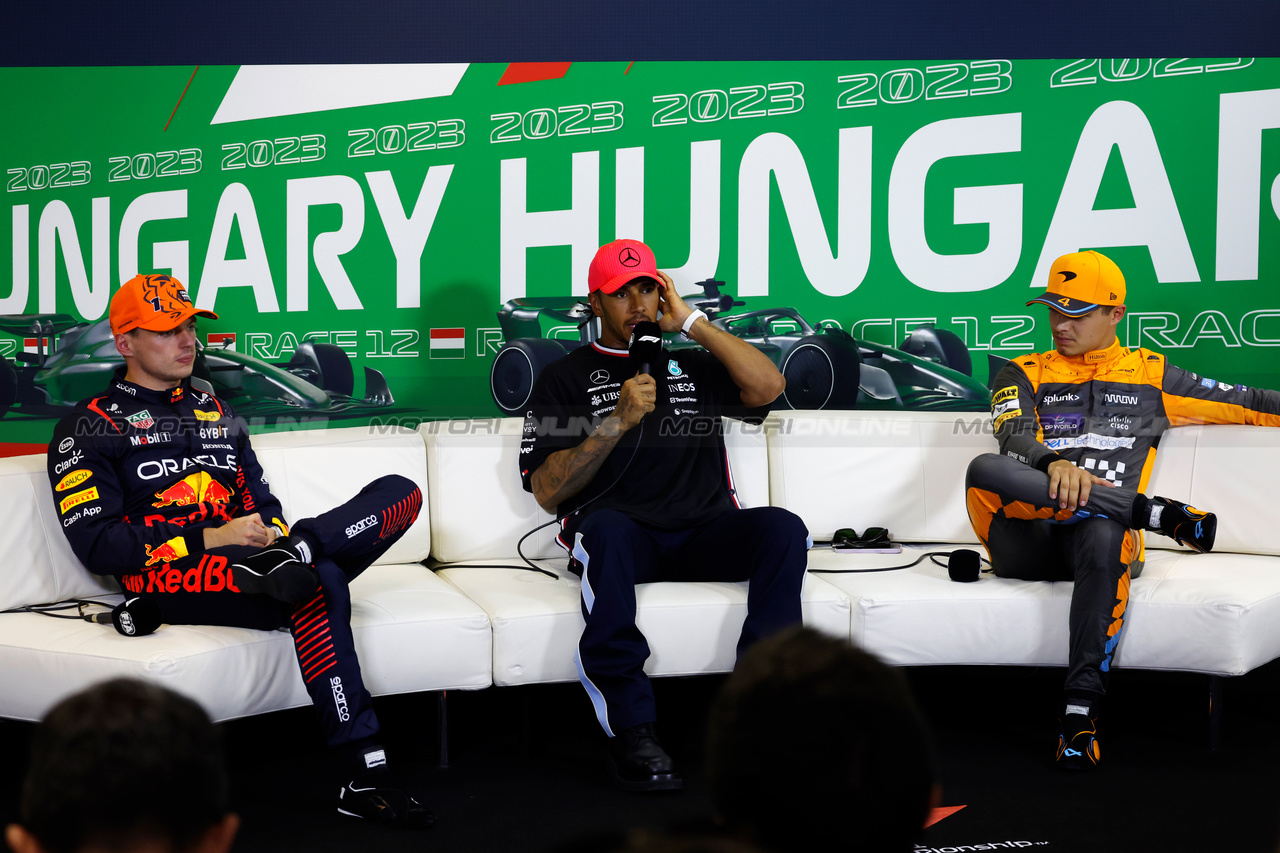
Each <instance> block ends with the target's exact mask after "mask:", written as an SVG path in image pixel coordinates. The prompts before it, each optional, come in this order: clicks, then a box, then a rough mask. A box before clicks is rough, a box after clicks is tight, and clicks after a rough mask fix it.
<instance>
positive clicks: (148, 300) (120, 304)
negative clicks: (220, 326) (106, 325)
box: [111, 275, 218, 335]
mask: <svg viewBox="0 0 1280 853" xmlns="http://www.w3.org/2000/svg"><path fill="white" fill-rule="evenodd" d="M196 315H199V316H201V317H208V318H209V319H210V320H216V319H218V315H217V314H215V313H213V312H212V311H206V310H205V309H203V308H197V307H196V306H195V305H192V304H191V296H190V295H189V294H188V293H187V289H186V287H184V286H183V284H182V282H180V281H178V280H177V279H176V278H174V277H173V276H168V275H135V276H134V277H133V278H131V279H129V280H128V281H126V282H125V283H124V285H123V286H122V287H121V288H120V289H119V290H117V291H116V295H115V296H113V297H111V332H112V334H116V335H119V334H123V333H124V332H130V331H133V330H134V329H146V330H148V331H151V332H167V331H169V330H170V329H176V328H178V327H179V326H181V325H182V324H183V323H185V322H187V319H188V318H190V317H194V316H196Z"/></svg>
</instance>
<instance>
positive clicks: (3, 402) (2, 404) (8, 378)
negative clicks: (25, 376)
mask: <svg viewBox="0 0 1280 853" xmlns="http://www.w3.org/2000/svg"><path fill="white" fill-rule="evenodd" d="M17 400H18V372H17V371H16V370H14V369H13V365H12V364H10V363H9V359H7V358H5V357H4V356H0V418H3V417H4V416H5V413H6V412H8V411H9V407H10V406H12V405H13V404H14V403H16V402H17Z"/></svg>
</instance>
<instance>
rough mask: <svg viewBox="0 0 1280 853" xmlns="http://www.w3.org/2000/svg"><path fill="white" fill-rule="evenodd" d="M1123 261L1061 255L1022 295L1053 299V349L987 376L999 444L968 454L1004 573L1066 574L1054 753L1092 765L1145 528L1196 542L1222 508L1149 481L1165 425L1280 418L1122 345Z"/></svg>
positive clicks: (976, 504)
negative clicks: (1210, 508)
mask: <svg viewBox="0 0 1280 853" xmlns="http://www.w3.org/2000/svg"><path fill="white" fill-rule="evenodd" d="M1124 299H1125V282H1124V276H1123V275H1122V274H1121V272H1120V269H1119V268H1118V267H1117V266H1116V265H1115V263H1113V262H1112V261H1111V259H1110V258H1107V257H1106V256H1105V255H1101V254H1099V253H1098V252H1093V251H1088V252H1075V253H1072V254H1069V255H1064V256H1063V257H1061V258H1058V259H1057V261H1055V262H1054V264H1053V267H1052V269H1051V271H1050V274H1049V287H1048V289H1047V290H1046V292H1045V293H1044V295H1043V296H1040V297H1038V298H1036V299H1033V300H1031V301H1030V302H1028V303H1027V304H1028V305H1031V304H1034V303H1043V304H1045V305H1048V306H1049V309H1050V326H1051V328H1052V330H1053V340H1054V345H1055V347H1056V349H1055V350H1053V351H1050V352H1046V353H1039V354H1036V353H1032V354H1030V355H1025V356H1021V357H1019V358H1015V359H1013V360H1012V361H1010V362H1009V363H1008V364H1006V365H1005V366H1004V368H1003V369H1002V370H1001V371H1000V373H999V374H998V375H997V378H996V381H995V383H994V385H993V387H994V388H995V391H994V393H993V395H992V399H991V403H992V417H993V419H994V421H993V426H994V427H995V433H996V439H997V440H998V441H999V443H1000V453H999V454H994V453H992V454H985V455H983V456H979V457H978V458H976V459H974V460H973V462H972V463H971V464H970V466H969V470H968V475H967V478H966V490H967V491H966V498H967V503H968V510H969V519H970V522H971V523H972V524H973V529H974V531H975V532H976V533H977V534H978V538H979V539H980V540H981V541H982V544H983V545H984V546H986V548H987V552H988V554H989V555H990V557H991V567H992V570H993V571H994V572H995V573H996V574H997V575H999V576H1000V577H1012V578H1022V579H1026V580H1072V581H1074V582H1075V584H1074V587H1073V591H1072V594H1071V611H1070V624H1069V632H1070V639H1069V659H1068V668H1067V678H1066V685H1065V702H1064V706H1063V711H1062V717H1061V723H1062V728H1061V733H1060V734H1059V737H1058V748H1057V762H1058V764H1059V766H1061V767H1064V768H1067V769H1087V768H1091V767H1094V766H1096V765H1097V763H1098V761H1099V760H1100V758H1101V748H1100V746H1099V744H1098V737H1097V725H1096V723H1097V716H1098V708H1099V705H1100V702H1101V700H1102V697H1103V695H1104V694H1105V692H1106V683H1107V676H1108V673H1109V672H1110V670H1111V665H1112V657H1113V654H1114V652H1115V649H1116V646H1117V644H1118V643H1119V641H1120V634H1121V630H1122V628H1123V626H1124V619H1125V609H1126V607H1127V606H1128V601H1129V581H1130V579H1131V578H1133V577H1137V576H1138V574H1139V573H1140V572H1141V571H1142V566H1143V560H1144V548H1143V541H1142V535H1141V533H1140V532H1138V531H1141V530H1150V531H1153V532H1157V533H1162V534H1164V535H1166V536H1170V537H1172V538H1173V539H1175V540H1177V541H1178V542H1179V543H1181V544H1184V545H1187V546H1189V547H1191V548H1193V549H1195V550H1197V551H1201V552H1205V551H1209V550H1210V549H1211V548H1212V547H1213V540H1214V534H1215V532H1216V529H1217V518H1216V517H1215V516H1214V515H1213V514H1212V513H1208V512H1204V511H1201V510H1198V509H1195V508H1194V507H1189V506H1187V505H1186V504H1184V503H1181V502H1179V501H1176V500H1172V499H1169V498H1162V497H1153V498H1148V497H1147V496H1146V495H1145V494H1144V492H1145V490H1146V488H1147V481H1148V480H1149V478H1150V476H1151V468H1152V465H1153V463H1154V462H1155V454H1156V447H1157V445H1158V444H1159V441H1160V436H1161V434H1162V433H1163V432H1164V430H1165V429H1166V428H1167V427H1169V426H1179V425H1182V424H1198V423H1237V424H1262V425H1269V426H1280V394H1277V393H1276V392H1275V391H1268V390H1263V389H1257V388H1246V387H1244V386H1241V385H1230V384H1227V383H1225V382H1218V381H1216V380H1213V379H1208V378H1206V377H1202V376H1199V375H1197V374H1195V373H1191V372H1188V371H1186V370H1182V369H1180V368H1177V367H1174V366H1173V365H1171V364H1168V363H1167V362H1166V361H1165V358H1164V356H1162V355H1160V354H1158V353H1154V352H1151V351H1150V350H1146V349H1129V348H1127V347H1122V346H1120V342H1119V341H1118V340H1117V338H1116V325H1117V324H1118V323H1119V322H1120V319H1121V318H1122V317H1123V316H1124V313H1125V305H1124Z"/></svg>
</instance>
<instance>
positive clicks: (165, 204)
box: [0, 58, 1280, 442]
mask: <svg viewBox="0 0 1280 853" xmlns="http://www.w3.org/2000/svg"><path fill="white" fill-rule="evenodd" d="M0 90H2V91H3V92H4V95H3V98H4V114H5V116H6V126H7V128H8V132H7V133H5V134H4V137H3V140H2V141H0V152H3V156H2V158H0V159H3V162H4V168H5V169H6V170H7V182H8V183H7V189H8V192H7V195H8V203H9V207H10V212H11V216H10V218H9V223H8V225H7V227H6V226H5V224H4V223H0V259H3V258H6V257H7V258H9V259H10V260H11V262H10V263H8V264H5V263H3V261H2V260H0V269H3V270H5V272H4V273H0V275H3V276H4V278H3V279H0V314H8V315H12V314H32V313H54V312H61V313H67V314H71V315H73V316H75V317H79V318H83V319H86V320H93V319H97V318H100V317H102V316H104V315H105V312H106V305H107V299H108V292H109V291H110V290H113V289H114V288H115V287H118V285H119V284H120V282H121V280H122V279H123V278H126V277H128V275H131V274H133V273H134V272H171V273H173V274H175V275H177V276H178V277H179V278H181V279H183V280H184V281H186V282H187V284H188V285H189V288H190V290H191V292H192V294H193V296H194V298H195V299H196V301H197V303H198V304H199V305H201V306H202V307H209V308H212V309H214V310H216V311H217V312H218V313H219V314H220V315H221V319H219V320H217V321H205V322H204V323H202V328H201V333H202V336H204V335H205V334H206V333H211V334H214V335H221V336H225V335H227V334H228V333H230V334H234V336H235V346H236V348H237V349H238V350H239V351H240V352H248V353H251V354H254V355H258V356H260V357H263V358H266V359H267V360H271V361H276V360H286V359H288V358H289V356H290V355H291V353H292V351H293V350H294V349H295V348H296V347H297V345H298V343H299V342H300V341H303V340H308V339H310V340H317V341H322V342H329V343H333V344H336V345H338V346H341V347H342V348H343V349H345V350H346V351H347V352H348V353H349V354H350V356H351V357H352V360H353V362H354V364H355V365H356V366H357V371H356V373H357V382H356V393H357V395H359V394H360V393H362V386H363V382H362V380H361V379H360V374H361V371H360V370H359V367H362V366H366V365H367V366H372V367H376V368H377V369H379V370H381V371H382V372H383V373H384V374H385V376H386V378H387V382H388V385H389V386H390V388H391V390H392V392H393V393H394V395H395V397H396V399H397V403H398V404H400V409H401V416H403V417H405V418H407V419H422V418H441V417H461V416H478V415H491V414H496V413H497V409H496V407H495V406H494V405H493V403H492V402H491V400H490V397H489V390H488V369H489V365H490V363H491V361H492V357H493V352H494V351H495V350H496V348H497V347H498V345H500V343H501V336H500V334H499V333H498V330H497V321H496V319H495V311H496V310H497V309H498V308H499V306H500V305H501V304H502V302H503V301H505V300H506V299H509V298H513V297H517V296H567V295H582V294H585V291H586V283H585V279H586V267H587V262H588V261H589V259H590V256H591V253H592V252H593V251H594V249H595V247H596V246H598V245H599V244H601V243H603V242H606V241H608V240H610V239H613V238H614V237H615V236H627V237H642V238H643V239H644V240H646V241H647V242H648V243H649V244H650V245H651V246H652V247H653V248H654V250H655V252H656V254H657V257H658V261H659V264H660V265H661V266H662V267H663V268H665V269H668V270H670V271H672V272H673V276H674V277H675V279H676V281H677V284H678V285H681V290H682V291H684V290H686V289H687V288H688V287H689V286H690V285H692V283H693V282H695V281H697V280H700V279H703V278H708V277H715V278H719V279H722V280H724V281H726V282H727V283H728V284H727V289H728V290H729V291H730V292H732V293H735V294H739V295H740V296H743V297H744V298H745V300H746V302H747V305H748V308H765V307H773V306H779V305H787V306H791V307H794V308H796V309H798V310H799V311H800V312H801V314H802V315H803V316H805V317H806V318H808V319H809V321H810V322H811V323H815V324H816V323H817V322H818V321H832V322H834V323H836V324H839V325H840V326H841V327H843V328H845V329H847V330H849V331H851V332H853V333H854V334H855V335H857V336H860V337H864V338H867V339H870V340H873V341H878V342H881V343H887V344H894V343H897V342H899V341H901V340H902V338H903V337H904V336H905V335H906V333H907V332H909V330H910V329H911V328H912V327H913V326H914V325H915V324H918V323H920V322H925V321H928V322H936V323H937V324H938V325H939V326H940V327H942V328H946V329H950V330H952V331H954V332H956V333H957V334H958V335H960V336H961V337H962V338H963V339H964V340H965V341H966V342H967V343H968V344H969V346H970V348H971V350H972V351H973V354H974V363H975V375H976V376H977V378H979V379H981V380H984V381H985V379H986V375H985V373H986V364H985V358H984V355H985V352H986V351H990V352H994V353H995V354H998V355H1002V356H1005V357H1012V356H1013V355H1016V354H1018V353H1019V352H1025V351H1028V350H1043V349H1047V348H1048V347H1049V334H1048V330H1047V327H1046V323H1045V319H1046V317H1045V312H1044V310H1043V309H1042V308H1041V309H1038V310H1037V309H1036V308H1027V307H1025V306H1024V303H1025V301H1026V300H1027V299H1028V298H1030V297H1031V296H1032V295H1033V294H1034V293H1035V292H1036V291H1037V290H1038V289H1039V288H1042V287H1043V280H1044V279H1045V277H1046V276H1047V271H1048V265H1049V263H1050V262H1051V261H1052V259H1053V257H1055V256H1056V255H1058V254H1061V253H1064V252H1068V251H1074V250H1076V249H1079V248H1096V249H1100V250H1102V251H1104V252H1106V253H1107V254H1109V255H1110V256H1111V257H1112V258H1113V259H1115V260H1116V261H1117V263H1119V265H1120V267H1121V269H1122V270H1123V271H1124V272H1125V275H1126V278H1127V279H1128V285H1129V298H1128V304H1129V308H1130V312H1129V314H1128V317H1127V319H1126V321H1125V323H1124V324H1123V325H1122V327H1121V336H1122V342H1124V343H1127V344H1129V345H1131V346H1137V345H1143V346H1149V347H1153V348H1158V349H1160V350H1162V351H1165V352H1167V353H1168V355H1169V356H1170V358H1171V360H1172V361H1173V362H1175V363H1177V364H1179V365H1181V366H1183V367H1186V368H1188V369H1192V370H1196V371H1198V372H1201V373H1204V374H1207V375H1210V376H1213V377H1214V378H1220V379H1222V380H1224V381H1230V382H1237V383H1245V384H1253V385H1262V386H1268V387H1280V350H1277V349H1276V347H1278V346H1280V287H1278V286H1277V282H1278V281H1280V221H1278V216H1277V211H1278V210H1280V178H1278V177H1277V176H1278V175H1280V60H1275V59H1256V60H1254V59H1232V58H1220V59H1176V58H1175V59H1154V60H1151V59H1115V60H1035V61H1005V60H998V59H996V60H963V61H954V62H941V61H936V62H935V61H921V62H858V61H849V62H787V63H764V62H761V63H744V62H698V63H671V62H663V63H640V62H637V63H634V64H627V63H587V64H584V63H575V64H568V63H564V64H545V65H537V66H528V65H511V66H508V65H504V64H472V65H452V66H443V65H441V66H372V67H371V66H345V67H338V68H333V67H324V66H300V67H293V68H270V67H256V68H255V67H248V66H245V67H235V66H204V67H199V68H193V67H158V68H132V67H120V68H61V69H58V68H54V69H13V68H9V69H0ZM459 329H461V330H462V332H461V335H462V340H463V347H462V349H461V350H459V349H457V348H456V347H447V346H445V345H444V343H445V342H446V341H449V340H456V337H457V335H458V332H457V330H459ZM432 330H437V331H436V334H435V335H434V340H436V342H437V344H436V346H434V347H433V346H432V343H431V342H432V340H433V335H432ZM23 348H24V340H23V338H21V337H18V336H14V335H0V354H2V355H4V356H6V357H9V358H11V359H12V358H14V357H15V356H16V355H17V354H18V353H19V352H21V351H22V350H23ZM19 414H20V413H18V412H16V411H13V412H11V413H10V414H9V415H7V416H6V417H4V418H0V442H40V441H44V440H46V438H47V434H48V431H49V429H50V426H51V425H50V422H49V421H48V420H47V419H43V420H41V419H35V420H33V419H30V418H23V417H20V416H19ZM358 422H360V421H345V423H358Z"/></svg>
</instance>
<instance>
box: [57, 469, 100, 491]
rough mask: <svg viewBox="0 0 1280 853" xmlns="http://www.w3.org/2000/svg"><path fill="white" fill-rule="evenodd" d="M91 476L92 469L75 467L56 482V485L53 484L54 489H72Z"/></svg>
mask: <svg viewBox="0 0 1280 853" xmlns="http://www.w3.org/2000/svg"><path fill="white" fill-rule="evenodd" d="M92 476H93V472H92V471H89V470H88V469H85V468H77V469H76V470H74V471H72V472H71V473H70V474H68V475H67V476H65V477H63V478H62V479H61V480H60V481H59V482H58V485H56V486H54V489H56V490H57V491H59V492H65V491H66V490H67V489H74V488H75V487H76V486H78V485H80V484H81V483H83V482H84V481H85V480H87V479H89V478H90V477H92Z"/></svg>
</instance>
